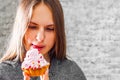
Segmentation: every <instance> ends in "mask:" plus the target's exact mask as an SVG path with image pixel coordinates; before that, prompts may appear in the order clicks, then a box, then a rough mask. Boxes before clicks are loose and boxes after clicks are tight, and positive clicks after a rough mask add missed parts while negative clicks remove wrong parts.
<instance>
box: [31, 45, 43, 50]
mask: <svg viewBox="0 0 120 80" xmlns="http://www.w3.org/2000/svg"><path fill="white" fill-rule="evenodd" d="M32 47H33V48H34V49H38V51H40V50H42V49H43V48H44V47H45V46H43V45H32Z"/></svg>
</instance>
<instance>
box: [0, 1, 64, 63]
mask: <svg viewBox="0 0 120 80" xmlns="http://www.w3.org/2000/svg"><path fill="white" fill-rule="evenodd" d="M41 2H43V3H44V4H45V5H47V6H48V7H49V8H50V9H51V11H52V16H53V21H54V24H55V34H56V35H55V37H56V41H55V45H54V47H53V48H52V49H51V50H50V51H49V55H50V58H51V59H52V58H57V59H59V60H63V59H65V58H66V39H65V30H64V15H63V10H62V6H61V4H60V1H59V0H21V2H20V4H19V6H18V9H17V14H16V18H15V21H14V26H13V31H12V35H11V40H10V43H9V45H8V49H7V51H6V54H5V55H4V56H3V57H2V58H1V60H0V61H5V60H15V61H18V60H20V61H21V62H22V61H23V58H24V56H25V52H26V51H25V48H24V45H23V38H24V34H25V32H26V30H27V28H28V23H29V22H30V19H31V16H32V11H33V9H34V7H35V6H36V5H37V4H39V3H41Z"/></svg>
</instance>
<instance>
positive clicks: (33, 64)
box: [21, 49, 50, 77]
mask: <svg viewBox="0 0 120 80" xmlns="http://www.w3.org/2000/svg"><path fill="white" fill-rule="evenodd" d="M49 65H50V64H49V63H48V62H47V61H46V60H45V59H44V57H43V55H42V54H41V53H39V51H38V50H37V49H31V50H29V51H27V53H26V57H25V58H24V61H23V63H22V65H21V68H22V70H23V72H24V73H25V74H27V75H28V76H32V77H34V76H41V75H44V74H45V72H46V70H47V69H48V68H49Z"/></svg>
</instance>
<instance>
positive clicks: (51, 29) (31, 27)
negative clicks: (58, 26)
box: [28, 26, 54, 31]
mask: <svg viewBox="0 0 120 80" xmlns="http://www.w3.org/2000/svg"><path fill="white" fill-rule="evenodd" d="M28 28H30V29H37V26H28ZM45 30H47V31H54V28H49V27H48V28H45Z"/></svg>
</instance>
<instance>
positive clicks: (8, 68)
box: [0, 61, 21, 80]
mask: <svg viewBox="0 0 120 80" xmlns="http://www.w3.org/2000/svg"><path fill="white" fill-rule="evenodd" d="M13 75H14V76H17V75H21V71H20V65H19V64H18V62H15V61H4V62H1V63H0V79H3V80H5V79H6V80H10V79H12V78H13V77H14V76H13Z"/></svg>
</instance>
